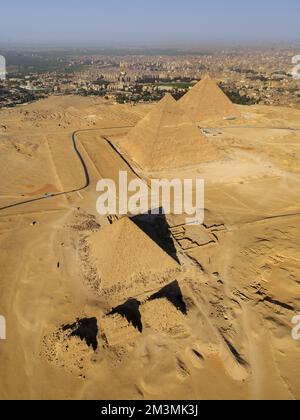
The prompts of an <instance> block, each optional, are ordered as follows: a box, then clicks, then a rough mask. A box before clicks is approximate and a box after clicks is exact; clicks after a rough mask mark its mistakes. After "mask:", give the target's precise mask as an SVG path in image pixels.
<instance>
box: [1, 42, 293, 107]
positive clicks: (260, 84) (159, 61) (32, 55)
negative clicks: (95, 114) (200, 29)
mask: <svg viewBox="0 0 300 420" xmlns="http://www.w3.org/2000/svg"><path fill="white" fill-rule="evenodd" d="M299 51H300V47H299V49H297V47H293V48H287V47H286V48H276V49H275V48H271V47H268V48H264V49H261V50H258V49H254V48H245V47H244V48H243V49H242V48H241V49H224V50H217V49H211V51H209V49H208V51H204V50H203V51H201V50H199V51H197V50H195V51H184V50H172V49H171V50H158V51H153V50H145V51H144V50H129V51H126V50H118V51H117V50H115V51H114V50H112V51H105V50H103V51H91V52H89V51H88V52H87V51H82V52H74V51H59V52H55V51H53V52H49V51H39V52H32V51H19V52H16V51H1V53H2V54H3V55H4V56H6V58H7V65H8V69H7V70H8V72H7V80H6V81H5V82H4V81H2V82H0V107H1V108H2V107H12V106H15V105H17V104H21V103H27V102H31V101H34V100H37V99H39V98H44V97H47V96H49V95H52V94H55V95H65V94H78V95H84V96H88V95H95V96H103V97H105V98H106V99H107V100H112V101H117V102H119V103H127V102H129V103H135V102H149V101H150V102H152V101H157V100H159V99H161V98H162V97H163V96H164V94H165V93H166V92H170V93H171V94H173V96H174V97H175V98H176V99H179V98H180V97H181V96H183V95H184V94H185V93H186V92H187V90H188V89H190V87H192V86H193V85H194V84H195V83H196V82H197V81H198V80H200V79H201V78H202V77H203V75H205V74H206V73H209V74H210V75H211V76H212V77H214V78H215V79H216V80H217V81H218V82H219V84H220V86H221V87H222V88H223V90H224V91H225V92H226V93H227V95H228V96H229V97H230V99H231V100H232V101H233V102H235V103H238V104H247V105H251V104H262V105H281V106H289V107H290V106H292V107H299V106H300V88H299V83H298V81H297V80H295V78H293V77H292V70H293V67H294V65H293V64H292V58H293V57H294V56H295V55H297V53H298V52H299Z"/></svg>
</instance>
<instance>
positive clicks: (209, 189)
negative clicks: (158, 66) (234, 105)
mask: <svg viewBox="0 0 300 420" xmlns="http://www.w3.org/2000/svg"><path fill="white" fill-rule="evenodd" d="M155 106H156V105H137V106H130V105H113V104H106V103H105V102H104V101H102V100H101V99H87V98H80V97H73V96H67V97H59V96H57V97H56V96H53V97H51V98H49V99H47V100H42V101H40V102H37V103H33V104H30V105H28V106H21V107H17V108H14V109H10V110H8V109H5V110H2V111H1V112H0V192H1V194H0V270H1V272H0V315H3V316H5V318H6V322H7V340H3V341H0V399H2V398H8V399H15V398H18V399H77V398H80V399H144V398H145V399H216V398H217V399H219V398H220V399H223V398H225V399H264V398H265V399H278V398H282V399H299V398H300V375H299V373H300V371H299V360H300V342H299V341H295V340H293V339H292V336H291V330H292V318H293V317H294V316H295V315H297V314H300V252H299V250H300V235H299V227H300V111H297V110H293V109H285V108H272V107H264V106H251V107H247V106H240V107H238V111H239V112H237V117H236V118H235V119H227V120H224V118H223V117H218V116H217V115H216V116H215V118H211V117H208V118H207V119H206V120H205V121H202V122H201V124H200V126H201V129H200V128H198V131H199V133H196V134H195V135H194V137H193V143H191V145H192V144H196V143H197V138H198V137H197V136H198V134H199V139H200V140H199V144H200V145H201V144H202V143H203V144H204V146H203V147H207V149H206V150H205V152H204V155H205V154H206V153H207V150H212V151H214V152H213V153H214V154H213V157H212V158H211V159H206V160H205V159H204V160H205V161H203V162H199V164H198V163H197V162H194V161H192V164H191V165H188V164H187V160H188V152H189V153H190V154H191V156H196V154H194V153H193V147H194V146H189V143H188V145H187V147H191V150H189V151H187V150H186V149H185V150H184V165H180V159H177V158H176V159H174V161H173V163H175V164H176V166H175V167H172V166H170V165H168V166H166V167H163V162H164V159H163V157H162V156H160V157H159V159H160V160H159V161H158V160H157V157H156V155H153V159H154V160H155V161H156V162H157V165H154V166H153V170H152V169H151V157H150V158H147V165H146V166H145V167H143V166H142V165H141V164H140V162H139V157H140V156H141V153H142V148H141V144H138V147H137V148H136V149H135V148H134V145H132V143H134V142H133V139H132V137H130V130H131V129H132V127H134V126H136V125H137V124H140V121H141V120H142V118H143V117H145V116H146V115H149V112H151V111H153V110H154V109H155ZM170 112H171V111H170ZM154 114H155V112H154ZM193 115H195V113H194V114H193ZM170 118H171V117H170V115H169V116H165V117H164V119H163V121H166V124H169V125H170V124H171V123H170ZM149 121H150V122H151V120H149ZM149 121H148V123H149ZM148 125H149V124H148ZM185 125H186V126H188V127H189V126H190V123H187V122H186V121H185V122H184V123H183V126H182V127H181V129H180V130H179V131H178V133H177V134H176V136H177V137H176V144H177V142H178V141H179V140H178V139H179V137H178V136H179V135H181V133H184V127H185ZM141 126H142V127H146V128H145V130H146V129H147V124H141ZM163 130H165V131H166V132H168V136H169V137H170V138H169V150H168V159H167V162H171V158H170V156H171V154H173V155H174V156H176V148H172V142H171V137H172V136H170V133H169V130H168V129H166V128H163ZM75 131H76V134H75V140H76V145H77V148H78V150H79V152H80V153H81V155H82V157H83V159H84V161H85V163H86V166H87V171H88V175H89V180H90V182H89V183H87V182H86V174H85V173H84V171H83V167H82V165H81V163H80V161H79V158H78V155H77V154H76V153H75V150H74V147H73V143H72V134H73V133H74V132H75ZM165 131H163V132H165ZM194 132H195V129H194V128H193V133H194ZM130 138H131V140H132V141H128V139H130ZM137 141H139V142H140V141H141V139H140V137H138V136H137ZM147 141H149V142H151V138H149V139H148V137H147V135H146V134H145V145H144V147H145V153H146V151H147V148H148V146H147ZM122 144H125V145H126V147H124V149H123V147H122ZM205 145H206V146H205ZM181 146H182V145H181ZM181 146H180V147H181ZM165 147H166V145H165ZM195 147H196V146H195ZM125 149H126V150H125ZM150 149H151V148H150ZM216 150H217V151H218V152H215V151H216ZM162 152H163V150H162ZM197 153H198V152H197ZM120 170H123V171H124V170H125V171H128V174H129V175H128V176H129V178H132V179H133V178H134V177H135V176H136V175H135V174H138V175H139V176H140V177H142V178H143V179H145V180H146V181H147V182H149V181H150V180H151V178H153V177H156V178H157V177H167V178H170V179H171V178H174V177H176V178H178V177H179V178H186V177H187V178H196V177H203V178H204V179H205V183H206V204H205V208H206V210H205V222H204V225H202V226H187V225H185V223H184V218H182V217H179V216H175V215H174V216H167V217H163V216H157V217H152V218H149V217H146V216H143V215H141V216H137V217H135V218H133V219H130V218H129V217H125V218H122V217H120V216H119V215H115V217H110V218H103V217H100V216H99V215H97V213H96V199H97V197H98V193H97V192H96V183H97V182H98V181H99V180H100V179H102V178H112V179H114V180H116V181H117V180H118V173H119V171H120ZM87 184H89V185H87ZM60 193H61V194H60ZM53 194H55V196H52V195H53ZM41 198H42V199H41ZM35 199H38V200H35ZM22 203H23V204H22Z"/></svg>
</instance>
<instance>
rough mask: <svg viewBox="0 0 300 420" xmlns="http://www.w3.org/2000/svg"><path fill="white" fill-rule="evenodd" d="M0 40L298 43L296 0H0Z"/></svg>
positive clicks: (299, 27)
mask: <svg viewBox="0 0 300 420" xmlns="http://www.w3.org/2000/svg"><path fill="white" fill-rule="evenodd" d="M0 18H1V22H0V42H1V41H2V42H9V41H11V42H35V43H42V42H48V43H65V44H66V43H73V42H74V43H77V42H80V41H81V42H82V43H83V44H84V43H89V42H94V43H99V44H109V43H113V44H126V43H128V44H151V43H152V44H159V43H165V44H168V43H186V42H195V43H201V42H207V41H212V42H214V41H235V42H242V41H257V40H267V41H268V40H269V41H289V40H296V41H297V40H300V22H299V19H300V1H299V0H286V1H279V0H273V1H271V0H248V1H243V0H240V1H238V0H206V1H202V0H147V1H145V0H105V1H103V0H85V1H80V0H68V1H67V0H48V1H46V0H45V1H41V0H2V1H1V8H0Z"/></svg>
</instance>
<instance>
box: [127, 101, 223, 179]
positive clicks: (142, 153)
mask: <svg viewBox="0 0 300 420" xmlns="http://www.w3.org/2000/svg"><path fill="white" fill-rule="evenodd" d="M120 146H121V148H122V149H123V150H124V151H126V153H127V154H128V155H129V156H130V157H131V158H132V159H133V160H134V161H135V162H136V163H137V164H138V165H139V166H140V167H141V168H142V169H144V170H147V171H159V170H163V169H176V168H181V167H186V166H191V165H196V164H198V163H203V162H209V161H212V160H215V159H216V158H217V156H218V151H217V148H216V147H215V146H214V145H213V144H212V143H210V142H209V140H208V139H206V137H205V136H204V134H202V132H201V131H200V130H199V129H198V128H197V127H196V126H195V124H194V123H193V122H192V121H191V120H190V119H189V117H188V116H187V115H186V114H185V112H184V110H183V109H182V108H181V107H180V106H179V104H178V102H176V101H175V99H174V98H173V97H172V96H171V95H170V94H167V95H166V96H165V97H164V98H163V99H162V100H161V101H160V102H159V103H158V104H157V105H156V106H155V107H154V109H153V110H152V111H151V112H149V114H148V115H146V116H145V117H144V118H143V119H142V120H141V121H140V122H139V123H138V124H137V125H136V126H135V127H134V128H133V129H132V130H131V131H130V132H129V133H128V135H127V137H126V138H125V139H124V140H123V141H122V142H121V143H120Z"/></svg>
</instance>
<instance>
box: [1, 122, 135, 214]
mask: <svg viewBox="0 0 300 420" xmlns="http://www.w3.org/2000/svg"><path fill="white" fill-rule="evenodd" d="M125 128H132V126H131V125H130V126H117V127H109V128H107V127H103V128H101V127H100V128H86V129H82V130H76V131H74V132H73V133H72V136H71V139H72V144H73V148H74V151H75V153H76V155H77V157H78V159H79V161H80V164H81V166H82V169H83V172H84V176H85V181H84V185H83V186H82V187H79V188H75V189H73V190H70V191H63V192H59V193H52V194H47V195H43V196H42V197H37V198H32V199H30V200H24V201H19V202H17V203H13V204H9V205H7V206H4V207H0V211H3V210H8V209H11V208H14V207H18V206H22V205H25V204H30V203H35V202H37V201H42V200H48V199H49V198H54V197H60V196H62V195H66V194H73V193H76V192H80V191H83V190H85V189H86V188H87V187H89V185H90V175H89V171H88V168H87V165H86V163H85V161H84V159H83V157H82V155H81V153H80V151H79V149H78V147H77V142H76V140H77V134H79V133H82V132H87V131H98V130H113V129H125ZM105 140H106V141H108V140H107V139H105ZM109 144H110V145H111V143H110V142H109ZM111 146H112V145H111ZM112 147H113V146H112Z"/></svg>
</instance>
